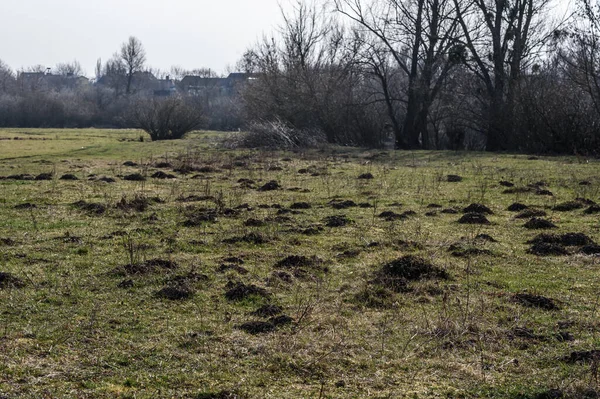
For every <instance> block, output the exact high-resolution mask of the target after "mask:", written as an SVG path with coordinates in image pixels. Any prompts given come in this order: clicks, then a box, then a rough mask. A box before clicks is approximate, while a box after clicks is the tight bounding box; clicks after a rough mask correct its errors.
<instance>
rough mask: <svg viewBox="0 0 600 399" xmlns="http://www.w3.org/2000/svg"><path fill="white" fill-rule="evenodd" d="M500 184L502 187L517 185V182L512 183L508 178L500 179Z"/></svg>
mask: <svg viewBox="0 0 600 399" xmlns="http://www.w3.org/2000/svg"><path fill="white" fill-rule="evenodd" d="M498 184H500V185H501V186H502V187H514V186H515V183H511V182H509V181H506V180H500V182H499V183H498Z"/></svg>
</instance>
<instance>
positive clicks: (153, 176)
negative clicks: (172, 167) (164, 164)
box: [150, 170, 177, 179]
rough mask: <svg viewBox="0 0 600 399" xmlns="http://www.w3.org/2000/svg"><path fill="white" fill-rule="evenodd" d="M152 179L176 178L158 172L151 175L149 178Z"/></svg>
mask: <svg viewBox="0 0 600 399" xmlns="http://www.w3.org/2000/svg"><path fill="white" fill-rule="evenodd" d="M150 177H151V178H153V179H177V176H175V175H172V174H170V173H165V172H163V171H162V170H159V171H158V172H155V173H153V174H152V176H150Z"/></svg>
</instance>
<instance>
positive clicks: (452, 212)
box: [440, 208, 459, 215]
mask: <svg viewBox="0 0 600 399" xmlns="http://www.w3.org/2000/svg"><path fill="white" fill-rule="evenodd" d="M440 212H441V213H445V214H447V215H456V214H457V213H459V212H458V210H456V209H454V208H445V209H442V210H441V211H440Z"/></svg>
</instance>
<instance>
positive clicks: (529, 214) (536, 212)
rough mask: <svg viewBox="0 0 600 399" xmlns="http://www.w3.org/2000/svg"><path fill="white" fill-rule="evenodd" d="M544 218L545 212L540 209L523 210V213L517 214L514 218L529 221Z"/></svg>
mask: <svg viewBox="0 0 600 399" xmlns="http://www.w3.org/2000/svg"><path fill="white" fill-rule="evenodd" d="M544 216H547V213H546V212H545V211H542V210H541V209H525V210H524V211H522V212H519V213H518V214H517V215H516V216H515V219H530V218H534V217H544Z"/></svg>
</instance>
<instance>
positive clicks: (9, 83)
mask: <svg viewBox="0 0 600 399" xmlns="http://www.w3.org/2000/svg"><path fill="white" fill-rule="evenodd" d="M14 87H15V73H14V72H13V70H12V69H11V68H10V66H8V65H7V64H6V63H4V61H2V60H0V93H9V92H11V91H12V90H13V89H14Z"/></svg>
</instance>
